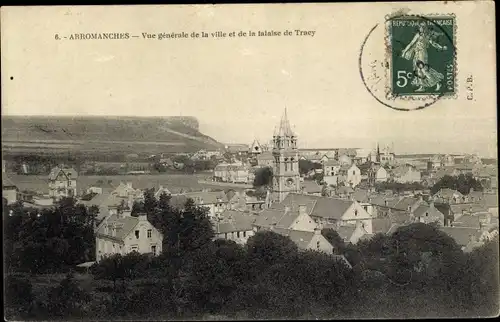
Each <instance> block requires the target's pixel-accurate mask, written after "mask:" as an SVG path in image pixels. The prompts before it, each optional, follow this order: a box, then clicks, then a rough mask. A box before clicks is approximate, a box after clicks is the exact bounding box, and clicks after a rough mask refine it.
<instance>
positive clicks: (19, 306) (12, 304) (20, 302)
mask: <svg viewBox="0 0 500 322" xmlns="http://www.w3.org/2000/svg"><path fill="white" fill-rule="evenodd" d="M4 281H5V309H6V317H7V319H16V318H20V317H23V318H25V317H27V315H28V314H30V313H31V310H32V304H33V300H34V296H33V287H32V285H31V282H30V280H29V279H28V278H26V277H24V276H21V275H7V276H6V278H5V280H4Z"/></svg>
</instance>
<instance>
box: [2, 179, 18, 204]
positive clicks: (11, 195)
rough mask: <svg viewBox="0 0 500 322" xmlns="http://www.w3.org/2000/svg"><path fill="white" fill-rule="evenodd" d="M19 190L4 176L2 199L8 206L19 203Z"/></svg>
mask: <svg viewBox="0 0 500 322" xmlns="http://www.w3.org/2000/svg"><path fill="white" fill-rule="evenodd" d="M17 194H18V189H17V187H16V185H15V184H14V183H13V182H12V180H10V179H9V178H8V177H7V175H5V174H3V175H2V197H3V198H4V199H5V200H6V202H7V204H8V205H10V204H13V203H15V202H16V201H17V199H18V198H17Z"/></svg>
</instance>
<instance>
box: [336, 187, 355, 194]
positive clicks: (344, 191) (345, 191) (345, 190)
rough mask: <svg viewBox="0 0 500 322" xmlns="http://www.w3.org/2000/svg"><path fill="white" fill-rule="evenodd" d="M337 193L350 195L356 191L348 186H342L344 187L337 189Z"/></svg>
mask: <svg viewBox="0 0 500 322" xmlns="http://www.w3.org/2000/svg"><path fill="white" fill-rule="evenodd" d="M337 193H338V194H339V195H340V194H349V193H354V189H353V188H351V187H346V186H342V187H338V188H337Z"/></svg>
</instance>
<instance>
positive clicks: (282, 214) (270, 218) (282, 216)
mask: <svg viewBox="0 0 500 322" xmlns="http://www.w3.org/2000/svg"><path fill="white" fill-rule="evenodd" d="M298 217H299V210H298V209H297V208H295V209H290V210H288V211H286V210H285V209H284V207H279V208H269V209H266V210H264V211H263V212H261V213H260V215H259V216H258V217H257V218H256V220H255V222H254V225H255V226H258V227H276V228H283V229H288V228H290V226H291V225H292V224H293V222H294V221H295V220H296V219H297V218H298Z"/></svg>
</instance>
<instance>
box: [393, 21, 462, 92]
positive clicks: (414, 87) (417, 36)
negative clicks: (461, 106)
mask: <svg viewBox="0 0 500 322" xmlns="http://www.w3.org/2000/svg"><path fill="white" fill-rule="evenodd" d="M387 32H388V34H387V36H388V37H387V46H388V47H389V48H388V49H389V50H387V52H386V55H390V57H387V58H388V59H389V60H390V66H391V68H390V77H389V79H390V84H389V86H388V93H387V94H388V96H389V97H391V98H396V97H398V98H407V99H423V98H426V97H429V96H432V97H436V96H437V97H454V96H455V94H456V88H457V87H456V71H457V66H456V47H455V39H456V21H455V16H454V15H436V16H432V15H431V16H429V15H427V16H418V15H402V16H395V17H391V18H390V19H389V20H388V21H387Z"/></svg>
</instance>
